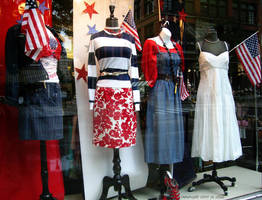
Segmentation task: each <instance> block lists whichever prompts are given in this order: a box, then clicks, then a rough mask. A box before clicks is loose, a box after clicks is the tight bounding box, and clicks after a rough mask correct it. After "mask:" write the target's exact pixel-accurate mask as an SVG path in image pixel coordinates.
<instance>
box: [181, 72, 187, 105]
mask: <svg viewBox="0 0 262 200" xmlns="http://www.w3.org/2000/svg"><path fill="white" fill-rule="evenodd" d="M179 91H180V99H181V100H182V101H184V100H185V99H186V98H187V97H189V93H188V91H187V89H186V86H185V83H184V76H183V73H182V72H180V74H179Z"/></svg>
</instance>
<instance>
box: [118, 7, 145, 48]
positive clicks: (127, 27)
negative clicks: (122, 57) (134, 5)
mask: <svg viewBox="0 0 262 200" xmlns="http://www.w3.org/2000/svg"><path fill="white" fill-rule="evenodd" d="M120 28H121V29H124V31H125V32H127V33H129V34H130V35H132V36H133V37H134V39H135V45H136V48H137V49H138V50H139V51H141V50H142V45H141V43H140V40H139V36H138V33H137V30H136V25H135V22H134V18H133V16H132V11H131V10H130V9H129V11H128V12H127V15H126V17H125V19H124V21H123V22H122V24H121V26H120Z"/></svg>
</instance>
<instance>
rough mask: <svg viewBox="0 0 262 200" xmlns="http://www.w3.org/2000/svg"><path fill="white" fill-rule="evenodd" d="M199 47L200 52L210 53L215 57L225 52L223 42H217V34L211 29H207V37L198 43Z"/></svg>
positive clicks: (225, 48)
mask: <svg viewBox="0 0 262 200" xmlns="http://www.w3.org/2000/svg"><path fill="white" fill-rule="evenodd" d="M199 45H200V46H201V50H202V51H205V52H209V53H212V54H214V55H216V56H218V55H219V54H221V53H223V52H225V51H227V47H226V45H225V42H224V41H220V40H219V38H218V36H217V32H216V30H215V29H213V28H209V29H208V32H207V35H206V36H205V38H204V40H203V41H201V42H199Z"/></svg>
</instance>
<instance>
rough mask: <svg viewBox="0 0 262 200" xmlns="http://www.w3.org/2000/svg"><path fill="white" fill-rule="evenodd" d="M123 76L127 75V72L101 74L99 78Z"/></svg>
mask: <svg viewBox="0 0 262 200" xmlns="http://www.w3.org/2000/svg"><path fill="white" fill-rule="evenodd" d="M123 74H128V73H127V72H101V73H100V76H119V75H123Z"/></svg>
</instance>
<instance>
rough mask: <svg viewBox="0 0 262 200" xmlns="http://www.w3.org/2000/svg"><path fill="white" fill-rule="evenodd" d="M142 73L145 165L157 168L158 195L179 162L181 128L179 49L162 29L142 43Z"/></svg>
mask: <svg viewBox="0 0 262 200" xmlns="http://www.w3.org/2000/svg"><path fill="white" fill-rule="evenodd" d="M142 70H143V73H144V75H145V79H146V81H147V83H148V85H149V87H150V91H149V97H148V101H147V113H146V132H145V161H146V162H147V163H155V164H159V166H160V167H159V174H160V179H161V185H162V186H161V191H160V192H161V195H164V193H165V191H166V186H165V184H164V177H165V176H166V171H170V170H171V169H170V167H169V165H171V164H173V163H178V162H182V161H183V156H184V125H183V117H182V105H181V99H180V91H179V89H178V87H179V85H178V83H179V73H180V72H181V71H183V70H184V56H183V50H182V47H181V46H180V45H179V44H178V43H176V42H173V41H171V32H170V31H169V29H168V28H166V27H163V28H162V29H161V32H160V33H159V35H158V36H156V37H153V38H149V39H147V40H146V41H145V44H144V47H143V54H142Z"/></svg>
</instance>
